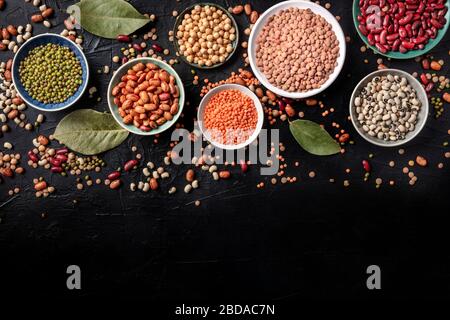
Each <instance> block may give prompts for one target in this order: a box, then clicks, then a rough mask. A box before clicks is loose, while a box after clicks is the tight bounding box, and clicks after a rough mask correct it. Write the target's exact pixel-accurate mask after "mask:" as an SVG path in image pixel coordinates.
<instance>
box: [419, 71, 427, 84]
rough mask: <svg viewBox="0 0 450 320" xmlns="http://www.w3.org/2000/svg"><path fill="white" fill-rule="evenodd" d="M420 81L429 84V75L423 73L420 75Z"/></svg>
mask: <svg viewBox="0 0 450 320" xmlns="http://www.w3.org/2000/svg"><path fill="white" fill-rule="evenodd" d="M420 81H421V82H422V83H423V84H424V85H427V84H428V78H427V76H426V74H425V73H422V74H421V75H420Z"/></svg>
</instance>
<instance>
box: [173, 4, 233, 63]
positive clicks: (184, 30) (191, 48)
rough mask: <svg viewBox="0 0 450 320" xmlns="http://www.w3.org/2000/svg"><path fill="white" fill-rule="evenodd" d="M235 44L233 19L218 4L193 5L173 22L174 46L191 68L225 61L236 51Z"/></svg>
mask: <svg viewBox="0 0 450 320" xmlns="http://www.w3.org/2000/svg"><path fill="white" fill-rule="evenodd" d="M238 43H239V30H238V26H237V23H236V20H234V18H233V16H232V15H231V14H230V13H229V12H228V11H227V10H226V9H224V8H223V7H221V6H219V5H217V4H212V3H201V4H195V5H192V6H190V7H188V8H186V9H185V10H184V11H183V12H182V13H181V14H180V15H179V16H178V18H177V20H176V22H175V27H174V46H175V49H176V50H177V53H178V55H179V57H180V58H181V59H182V60H183V61H184V62H185V63H187V64H189V65H191V66H192V67H195V68H199V69H213V68H217V67H219V66H221V65H223V64H225V63H226V62H227V61H228V60H230V58H231V57H232V56H233V54H234V53H235V51H236V48H237V46H238Z"/></svg>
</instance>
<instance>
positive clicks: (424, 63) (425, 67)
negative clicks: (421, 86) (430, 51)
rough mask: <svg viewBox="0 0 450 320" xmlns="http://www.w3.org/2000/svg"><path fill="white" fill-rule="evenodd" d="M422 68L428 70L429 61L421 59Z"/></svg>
mask: <svg viewBox="0 0 450 320" xmlns="http://www.w3.org/2000/svg"><path fill="white" fill-rule="evenodd" d="M422 68H424V69H425V70H428V69H430V60H428V59H422Z"/></svg>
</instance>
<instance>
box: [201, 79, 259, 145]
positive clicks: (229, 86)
mask: <svg viewBox="0 0 450 320" xmlns="http://www.w3.org/2000/svg"><path fill="white" fill-rule="evenodd" d="M224 90H239V91H240V92H242V93H244V94H245V95H247V96H249V97H250V98H252V100H253V102H254V103H255V107H256V112H257V113H258V123H257V124H256V128H255V131H254V132H253V134H252V135H251V136H250V138H249V139H248V140H247V141H245V142H244V143H240V144H233V145H229V144H222V143H218V142H216V141H214V140H213V139H212V138H211V135H210V134H209V133H208V130H206V129H205V127H204V126H203V119H204V112H205V108H206V106H207V105H208V103H209V100H211V98H212V97H213V96H214V95H216V94H217V93H219V92H221V91H224ZM197 119H198V125H199V127H200V131H201V132H202V134H203V136H204V137H205V138H206V140H208V141H209V142H210V143H211V144H212V145H213V146H215V147H217V148H220V149H224V150H239V149H242V148H244V147H246V146H248V145H249V144H250V143H252V142H253V141H255V140H256V138H257V137H258V136H259V134H260V132H261V129H262V126H263V123H264V111H263V107H262V104H261V101H259V99H258V97H257V96H256V95H255V94H254V93H253V92H252V91H250V90H249V89H248V88H246V87H244V86H241V85H238V84H223V85H221V86H218V87H216V88H214V89H212V90H210V91H209V92H208V93H207V94H206V95H205V96H204V97H203V99H202V101H201V102H200V105H199V107H198V112H197Z"/></svg>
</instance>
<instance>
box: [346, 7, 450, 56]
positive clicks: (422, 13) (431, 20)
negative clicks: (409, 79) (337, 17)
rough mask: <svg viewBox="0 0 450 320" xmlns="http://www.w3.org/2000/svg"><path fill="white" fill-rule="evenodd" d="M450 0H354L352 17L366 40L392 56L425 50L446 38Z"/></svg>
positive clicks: (373, 48) (412, 54) (375, 49)
mask: <svg viewBox="0 0 450 320" xmlns="http://www.w3.org/2000/svg"><path fill="white" fill-rule="evenodd" d="M449 6H450V0H404V1H398V0H354V2H353V21H354V23H355V27H356V30H357V32H358V34H359V36H360V37H361V39H362V40H363V41H364V43H365V44H366V45H367V46H368V47H369V48H370V49H372V50H374V51H375V52H376V53H379V54H381V55H383V56H386V57H389V58H393V59H411V58H415V57H418V56H421V55H424V54H426V53H427V52H428V51H430V50H431V49H433V48H434V47H435V46H437V45H438V43H439V42H440V41H441V40H442V39H443V38H444V36H445V34H446V32H447V30H448V26H449V20H450V13H449Z"/></svg>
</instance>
